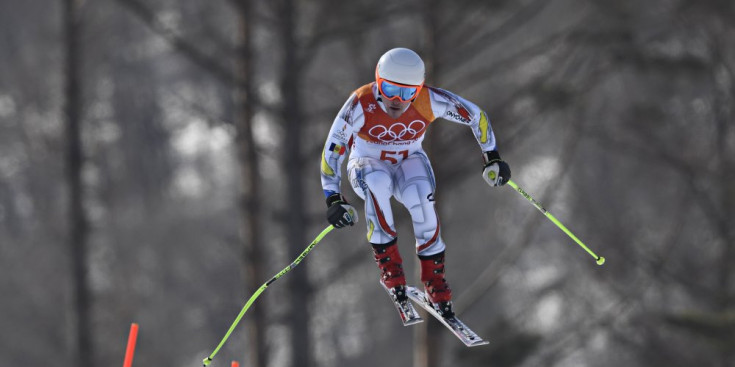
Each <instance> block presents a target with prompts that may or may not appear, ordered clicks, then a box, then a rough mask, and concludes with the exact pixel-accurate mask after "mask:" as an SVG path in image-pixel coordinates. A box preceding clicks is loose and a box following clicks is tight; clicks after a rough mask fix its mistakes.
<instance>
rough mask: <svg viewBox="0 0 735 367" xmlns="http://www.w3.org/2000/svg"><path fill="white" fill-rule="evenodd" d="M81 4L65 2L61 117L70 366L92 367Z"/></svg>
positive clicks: (76, 0) (76, 1)
mask: <svg viewBox="0 0 735 367" xmlns="http://www.w3.org/2000/svg"><path fill="white" fill-rule="evenodd" d="M81 6H82V2H81V1H80V0H66V1H65V2H64V27H65V32H66V34H65V37H66V39H65V41H66V65H65V77H66V80H65V83H66V85H65V95H66V104H65V107H64V114H65V118H66V142H67V146H66V158H65V159H66V181H67V185H68V190H69V198H68V200H69V201H68V205H69V206H68V210H69V212H68V214H69V218H68V220H69V222H68V228H69V233H68V246H69V255H70V257H71V258H70V264H71V273H72V293H73V301H72V302H73V305H72V311H71V314H72V315H71V318H72V320H73V321H72V325H73V326H72V330H73V333H74V334H73V335H74V337H73V340H74V342H73V350H72V353H71V355H72V361H71V365H73V366H80V367H91V365H92V357H93V350H92V342H91V341H92V337H91V332H92V330H91V327H90V312H91V300H90V298H91V297H90V290H89V280H88V264H87V239H88V231H89V228H88V226H87V218H86V213H85V211H84V192H83V184H82V168H83V164H84V154H83V147H82V132H81V130H82V129H81V122H82V121H81V119H82V92H81V89H82V82H81V75H80V72H81V65H80V62H81V61H80V55H81V50H80V49H81V47H80V33H81V31H80V28H81V21H80V18H81V16H80V11H79V10H80V8H81Z"/></svg>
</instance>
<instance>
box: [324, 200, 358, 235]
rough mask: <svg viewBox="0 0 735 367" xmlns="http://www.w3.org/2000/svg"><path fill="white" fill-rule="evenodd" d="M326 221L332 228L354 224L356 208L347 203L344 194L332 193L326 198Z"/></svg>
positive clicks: (355, 221)
mask: <svg viewBox="0 0 735 367" xmlns="http://www.w3.org/2000/svg"><path fill="white" fill-rule="evenodd" d="M327 221H328V222H329V224H331V225H333V226H334V228H342V227H344V226H346V225H350V226H351V225H354V224H355V223H357V210H355V208H354V207H353V206H352V205H350V204H348V203H347V200H345V198H344V196H342V195H340V194H339V193H334V194H332V195H329V197H328V198H327Z"/></svg>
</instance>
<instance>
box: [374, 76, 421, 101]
mask: <svg viewBox="0 0 735 367" xmlns="http://www.w3.org/2000/svg"><path fill="white" fill-rule="evenodd" d="M380 89H381V91H382V92H383V94H385V96H386V97H388V98H395V97H398V98H400V99H402V100H404V101H408V100H410V99H411V98H413V96H414V95H416V91H417V90H418V87H401V86H398V85H395V84H391V83H388V82H386V81H383V82H382V83H380Z"/></svg>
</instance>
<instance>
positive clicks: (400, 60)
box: [375, 48, 425, 85]
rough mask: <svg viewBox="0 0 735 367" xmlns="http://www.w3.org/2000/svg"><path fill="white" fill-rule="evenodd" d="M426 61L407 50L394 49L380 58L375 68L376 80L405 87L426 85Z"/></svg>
mask: <svg viewBox="0 0 735 367" xmlns="http://www.w3.org/2000/svg"><path fill="white" fill-rule="evenodd" d="M424 74H425V70H424V61H423V60H421V57H420V56H419V55H418V54H417V53H415V52H413V51H411V50H409V49H407V48H394V49H392V50H390V51H388V52H386V53H384V54H383V56H381V57H380V60H378V66H377V67H376V68H375V79H376V80H378V79H385V80H388V81H391V82H395V83H399V84H405V85H422V84H424Z"/></svg>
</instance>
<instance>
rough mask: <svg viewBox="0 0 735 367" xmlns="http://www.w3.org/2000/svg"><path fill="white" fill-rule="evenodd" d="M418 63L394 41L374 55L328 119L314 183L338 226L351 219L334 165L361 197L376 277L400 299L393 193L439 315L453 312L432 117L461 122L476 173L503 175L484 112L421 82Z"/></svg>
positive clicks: (506, 175)
mask: <svg viewBox="0 0 735 367" xmlns="http://www.w3.org/2000/svg"><path fill="white" fill-rule="evenodd" d="M424 70H425V69H424V62H423V60H422V59H421V57H420V56H419V55H418V54H416V53H415V52H414V51H412V50H409V49H406V48H395V49H392V50H389V51H388V52H386V53H385V54H384V55H383V56H382V57H380V59H379V61H378V64H377V67H376V69H375V81H374V82H371V83H369V84H366V85H363V86H362V87H360V88H358V89H357V90H355V91H354V92H353V93H352V95H351V96H350V97H349V99H348V100H347V102H346V103H345V104H344V105H343V106H342V109H341V110H340V111H339V113H338V114H337V117H336V118H335V119H334V123H333V124H332V127H331V129H330V131H329V135H328V136H327V140H326V143H325V145H324V149H323V151H322V157H321V182H322V188H323V190H324V194H325V195H326V198H327V199H326V201H327V207H328V209H327V220H328V221H329V223H330V224H332V225H334V226H335V227H337V228H342V227H344V226H347V225H349V226H351V225H353V224H354V223H355V222H356V221H357V218H356V216H353V215H351V214H350V213H354V212H355V210H354V208H353V207H352V206H351V205H350V204H348V203H347V200H345V197H344V196H343V195H342V194H341V189H340V183H341V177H342V174H341V166H342V162H343V161H344V159H345V158H346V157H347V156H348V154H349V159H348V162H347V175H348V179H349V182H350V185H351V186H352V189H353V190H354V192H355V193H356V194H357V196H359V197H360V198H361V199H362V200H364V202H365V217H366V226H367V239H368V241H369V242H370V244H371V245H372V248H373V251H374V255H375V262H376V263H377V265H378V268H379V269H380V270H381V277H380V281H381V282H382V283H383V285H384V286H385V287H386V289H388V290H389V293H391V295H392V296H393V297H394V299H395V300H398V301H401V302H405V300H406V278H405V275H404V272H403V268H402V260H401V255H400V253H399V251H398V246H397V240H398V234H397V233H396V229H395V225H394V217H393V211H392V209H391V203H390V199H391V197H394V198H395V199H396V200H397V201H398V202H399V203H401V204H402V205H403V206H405V207H406V209H408V211H409V213H410V215H411V220H412V222H413V231H414V237H415V241H416V253H417V255H418V257H419V259H420V263H421V282H422V283H423V284H424V287H425V290H426V293H425V294H426V297H427V298H428V299H427V301H429V302H431V304H432V305H433V307H434V309H436V310H437V312H438V313H439V314H440V315H442V316H443V317H453V316H454V311H453V310H452V302H451V301H452V291H451V289H450V287H449V284H448V283H447V281H446V279H445V277H444V274H445V272H444V259H445V249H446V244H445V243H444V240H443V239H442V236H441V226H440V221H439V217H438V215H437V212H436V210H435V208H434V201H435V191H436V182H435V180H434V174H433V171H432V167H431V163H430V162H429V158H428V157H427V155H426V153H425V152H424V150H423V148H422V146H421V143H422V141H423V140H424V133H425V132H426V130H427V128H428V127H429V125H430V124H431V123H433V122H434V121H435V120H436V119H437V118H442V119H445V120H448V121H451V122H455V123H458V124H461V125H466V126H468V127H469V128H470V129H471V130H472V133H473V134H474V136H475V138H476V139H477V142H478V143H479V145H480V149H481V150H482V157H483V159H484V168H483V172H482V177H483V178H484V179H485V181H487V183H488V184H489V185H490V186H502V185H504V184H505V183H506V182H508V180H509V179H510V167H509V166H508V164H507V163H506V162H504V161H503V160H502V159H501V158H500V154H499V153H498V150H497V146H496V141H495V135H494V133H493V130H492V127H491V126H490V120H489V119H488V117H487V114H486V113H485V112H484V111H483V110H481V109H480V108H479V107H477V106H476V105H475V104H473V103H471V102H469V101H467V100H465V99H464V98H462V97H460V96H458V95H456V94H454V93H452V92H449V91H446V90H443V89H440V88H436V87H432V86H428V85H424V79H425V76H424Z"/></svg>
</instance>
